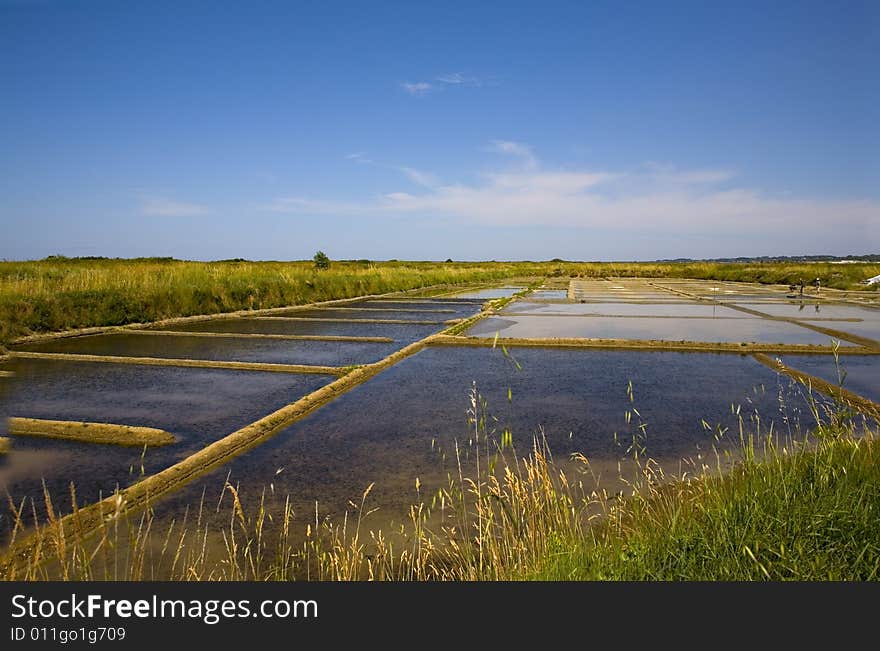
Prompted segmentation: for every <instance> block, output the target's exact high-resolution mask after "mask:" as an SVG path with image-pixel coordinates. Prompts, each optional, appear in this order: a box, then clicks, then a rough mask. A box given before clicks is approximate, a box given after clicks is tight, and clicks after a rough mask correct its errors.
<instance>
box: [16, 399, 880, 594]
mask: <svg viewBox="0 0 880 651" xmlns="http://www.w3.org/2000/svg"><path fill="white" fill-rule="evenodd" d="M470 413H471V416H472V425H473V432H472V433H473V437H472V438H471V440H470V442H469V443H467V444H463V445H462V447H461V448H457V452H458V455H457V458H458V464H457V470H456V471H453V473H452V474H451V475H450V477H449V482H448V485H446V486H445V487H443V488H440V489H439V490H438V491H437V492H436V493H431V494H426V493H424V492H419V496H420V499H419V501H418V502H417V503H415V504H414V505H413V506H412V507H411V509H410V519H409V523H408V524H407V525H404V526H402V527H401V528H400V529H398V530H394V531H386V532H384V533H383V532H380V531H375V530H373V529H372V527H371V524H370V520H371V513H372V511H373V507H372V506H371V505H370V488H367V490H366V491H365V492H364V495H363V498H362V499H361V500H360V503H359V504H356V505H354V504H353V505H352V507H353V508H352V510H351V511H350V512H349V513H348V515H346V517H345V518H343V519H341V520H339V521H329V520H314V519H313V520H312V521H309V518H308V516H306V517H305V518H301V517H300V515H299V514H295V513H294V512H293V510H292V508H291V507H290V505H289V502H281V504H282V506H281V508H278V507H277V506H272V507H270V506H269V500H267V499H265V497H264V500H261V502H260V503H259V504H256V505H254V504H251V505H248V504H243V503H242V502H241V501H240V499H239V494H238V491H237V490H236V488H235V487H234V486H232V485H229V484H227V485H226V487H225V489H224V490H223V493H224V498H223V503H222V504H223V505H222V512H223V513H224V514H225V516H226V517H225V521H226V522H227V523H228V524H227V525H225V526H224V525H218V524H217V522H218V520H217V519H216V518H212V517H210V516H209V515H208V514H209V513H211V512H212V511H214V510H215V509H217V508H218V506H217V504H206V503H204V502H203V503H202V504H201V505H192V509H191V511H190V512H189V513H188V515H187V516H186V517H184V518H183V520H182V521H178V522H172V523H169V522H168V521H167V520H165V521H162V522H161V524H160V521H159V520H158V519H157V518H155V517H154V515H153V513H152V511H149V510H148V511H146V512H144V513H142V514H138V515H124V516H120V517H118V518H114V517H110V518H103V519H102V521H101V523H100V526H99V529H98V531H97V532H96V534H95V535H92V536H91V537H85V536H83V535H82V532H81V531H80V530H79V527H78V526H77V525H76V518H74V520H73V523H70V522H68V524H67V526H66V527H65V528H63V529H62V528H60V527H59V526H58V523H59V522H60V521H59V519H58V516H57V511H55V510H54V508H53V507H52V506H51V505H50V501H49V500H48V498H47V500H46V503H47V505H50V506H49V508H48V511H49V521H48V522H45V523H42V524H41V526H40V528H39V531H38V534H37V535H38V539H39V544H38V545H37V546H36V547H35V549H36V552H35V553H34V554H33V555H31V556H29V557H28V558H26V559H19V561H18V562H17V563H15V564H6V565H5V566H4V567H3V568H2V569H0V578H2V579H6V580H9V579H28V580H36V579H44V578H64V579H70V580H74V579H84V578H90V579H114V580H115V579H126V580H144V579H165V580H168V579H170V580H290V579H319V580H350V579H377V580H400V579H403V580H530V579H542V580H789V579H791V580H875V579H877V578H878V577H880V447H878V442H877V441H876V439H875V437H876V431H875V432H874V433H873V434H871V433H870V432H869V435H868V436H864V433H865V431H864V430H863V429H862V426H863V423H862V421H861V418H860V417H853V415H852V414H850V413H847V412H845V411H843V410H842V409H841V408H837V410H836V411H834V412H831V413H827V414H823V418H822V420H823V422H825V423H826V424H825V425H823V426H821V427H819V428H818V429H816V430H815V431H814V433H813V434H811V435H810V436H809V437H808V438H807V439H806V440H804V441H801V442H794V441H788V442H787V443H786V444H785V445H781V444H780V441H779V438H778V437H776V436H775V435H772V434H767V435H761V434H758V435H756V436H751V435H749V434H748V433H747V432H746V431H745V430H744V429H741V430H740V432H739V444H738V445H734V446H732V447H724V448H721V447H719V449H718V452H717V456H716V457H715V459H714V460H712V461H711V462H709V461H706V460H704V462H703V463H704V464H705V465H702V466H700V467H694V468H693V472H692V473H691V474H689V475H688V476H685V477H678V478H670V477H665V476H663V473H662V471H661V470H660V469H659V468H658V467H657V465H656V464H654V463H653V462H652V461H651V460H650V459H645V458H643V457H640V456H639V455H637V454H636V455H635V456H634V457H633V459H632V460H631V464H630V468H631V469H637V470H638V472H636V473H635V475H631V477H632V476H635V477H636V479H635V480H634V481H633V480H632V479H631V480H630V483H629V484H628V485H629V486H630V487H631V488H632V490H631V491H625V493H626V494H624V493H615V494H614V495H609V494H607V493H606V492H605V491H603V490H599V489H597V486H596V485H595V484H594V483H593V482H592V480H591V477H592V475H591V471H590V467H589V462H588V460H587V459H585V458H583V457H574V458H573V459H571V460H563V461H561V462H557V461H555V460H554V459H553V458H552V456H551V455H550V452H549V450H548V449H547V446H546V443H545V442H544V441H542V440H536V442H535V445H534V447H533V448H532V449H531V450H530V451H529V453H528V454H526V455H518V454H517V453H516V452H515V451H514V450H512V449H511V448H510V445H509V441H510V437H509V436H508V435H507V434H506V433H504V432H501V433H500V434H499V435H498V436H497V437H496V434H495V433H488V432H487V430H486V419H485V409H484V407H481V405H480V400H479V397H478V396H476V394H474V395H473V399H472V409H471V412H470ZM636 451H637V450H636ZM453 465H454V467H455V464H453ZM465 465H467V467H465ZM415 487H416V490H417V492H418V491H419V482H418V480H416V481H415ZM423 490H424V489H422V491H423ZM264 495H265V494H264ZM74 499H75V497H74ZM276 504H277V503H276ZM121 507H122V505H120V513H121V512H122V511H121ZM11 508H12V509H13V512H14V514H15V515H16V517H17V518H18V519H19V523H20V526H19V528H18V530H17V531H16V536H21V535H23V531H24V526H25V524H26V521H27V520H28V519H29V517H30V516H29V515H28V514H29V513H33V511H32V510H31V509H30V508H29V507H28V505H27V504H19V505H11ZM73 511H74V513H75V512H76V508H75V507H74V509H73ZM222 520H223V518H221V521H222ZM57 558H61V559H62V562H61V563H58V562H57V561H56V560H54V559H57ZM46 561H48V562H46Z"/></svg>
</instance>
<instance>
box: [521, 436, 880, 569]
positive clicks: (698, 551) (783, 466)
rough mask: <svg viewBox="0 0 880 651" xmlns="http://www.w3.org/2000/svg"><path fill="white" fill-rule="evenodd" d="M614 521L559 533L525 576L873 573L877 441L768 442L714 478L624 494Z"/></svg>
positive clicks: (879, 536) (878, 545)
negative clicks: (760, 454)
mask: <svg viewBox="0 0 880 651" xmlns="http://www.w3.org/2000/svg"><path fill="white" fill-rule="evenodd" d="M617 515H618V517H617V518H614V517H612V518H611V520H610V521H609V522H606V523H604V524H603V525H601V526H597V527H595V528H594V529H593V530H591V531H590V532H588V534H587V535H585V536H583V537H578V538H574V539H571V540H568V541H564V540H559V541H558V542H557V543H556V544H555V545H554V546H553V548H551V549H549V550H548V553H547V554H546V557H545V559H544V560H543V562H541V563H539V564H538V567H537V568H535V571H533V572H527V573H524V576H527V577H528V578H537V579H545V580H560V579H564V580H583V579H601V580H627V581H630V580H709V581H719V580H721V581H752V580H774V581H777V580H802V581H817V580H836V581H840V580H856V581H864V580H876V579H877V578H880V577H878V570H880V448H878V445H877V443H876V441H857V440H854V439H852V438H848V437H847V438H840V439H836V438H832V439H823V440H821V441H819V443H818V444H817V445H816V446H815V447H812V448H807V447H803V446H802V447H800V448H799V449H794V450H787V451H785V452H783V451H781V450H779V449H778V448H776V447H774V446H772V445H769V444H768V449H767V456H766V458H765V459H764V460H762V461H756V460H755V459H753V458H752V459H749V460H747V461H746V462H744V463H743V464H742V465H741V466H739V467H737V468H735V469H734V470H733V471H732V472H730V473H729V474H728V475H727V476H725V477H720V478H719V477H711V478H710V477H703V478H700V479H697V480H695V481H691V482H686V483H678V484H675V485H672V486H670V487H667V488H665V489H663V490H655V491H652V492H651V493H650V494H649V495H647V496H642V497H634V498H632V499H630V500H629V501H628V502H627V503H626V504H625V505H623V506H622V507H621V508H620V513H619V514H617Z"/></svg>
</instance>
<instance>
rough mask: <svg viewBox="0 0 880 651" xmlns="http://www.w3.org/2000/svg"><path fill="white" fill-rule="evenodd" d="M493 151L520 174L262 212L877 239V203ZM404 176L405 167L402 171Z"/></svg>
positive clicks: (511, 146)
mask: <svg viewBox="0 0 880 651" xmlns="http://www.w3.org/2000/svg"><path fill="white" fill-rule="evenodd" d="M489 149H490V150H492V151H497V152H499V153H502V154H506V155H510V156H514V157H517V158H519V159H521V160H523V161H524V162H525V163H526V164H525V165H524V167H523V169H521V170H518V171H509V170H508V171H505V170H499V171H493V172H489V173H485V174H483V175H481V176H480V177H479V178H480V181H479V182H477V183H470V184H468V183H461V182H460V183H454V184H446V185H431V184H428V183H420V185H422V186H424V188H423V189H422V190H421V191H419V192H406V191H401V190H399V189H397V190H392V191H389V192H387V193H385V194H383V195H381V196H378V197H373V198H368V199H364V200H362V201H351V202H337V201H332V200H322V199H311V198H307V197H302V196H294V197H287V198H281V199H277V200H275V201H273V202H271V203H269V204H268V205H266V206H264V209H266V210H271V211H275V212H282V213H291V214H326V215H338V216H360V217H364V218H369V217H389V216H396V217H407V218H412V219H455V220H457V221H460V222H461V223H462V224H464V225H467V224H471V223H473V224H482V225H497V226H547V227H550V226H561V227H567V228H575V229H582V230H583V232H584V233H585V235H584V236H585V237H588V233H589V231H590V230H591V229H604V230H608V229H611V230H616V231H621V232H625V233H631V234H634V235H635V234H639V235H645V234H654V235H664V236H669V235H674V236H676V237H682V238H686V237H689V236H703V237H710V238H718V237H725V238H737V237H744V236H748V237H765V238H768V237H769V238H779V241H780V243H783V244H784V243H787V242H789V241H790V238H791V236H792V234H803V233H804V232H805V229H808V232H809V240H810V241H814V242H815V241H822V238H825V237H834V236H837V235H838V234H839V232H840V229H849V231H850V232H852V233H853V237H854V239H855V241H859V238H860V237H862V238H863V239H864V240H865V241H869V240H871V238H874V241H876V237H875V236H874V235H872V233H871V231H870V229H869V226H871V225H873V224H876V223H878V220H880V203H878V202H876V201H870V200H832V199H812V198H796V197H790V196H785V197H782V198H780V197H773V196H768V195H767V194H766V193H764V192H762V191H760V190H759V189H755V188H749V187H741V186H740V187H737V184H736V182H735V181H736V175H735V174H734V173H733V172H730V171H727V170H719V169H679V168H676V167H674V166H671V165H662V166H660V165H656V164H650V163H649V164H646V165H643V166H641V167H639V168H637V169H635V170H624V171H614V170H586V169H582V170H554V169H543V168H542V167H541V166H540V165H539V163H538V160H537V158H536V157H535V155H534V154H533V153H532V149H531V148H530V147H528V146H527V145H524V144H522V143H516V142H512V141H505V140H499V141H494V142H493V143H491V145H490V146H489ZM399 169H401V170H404V169H408V168H402V167H401V168H399Z"/></svg>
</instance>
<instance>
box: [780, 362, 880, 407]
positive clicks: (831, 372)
mask: <svg viewBox="0 0 880 651" xmlns="http://www.w3.org/2000/svg"><path fill="white" fill-rule="evenodd" d="M780 358H781V359H782V361H783V362H784V363H785V364H786V365H787V366H790V367H791V368H794V369H796V370H798V371H803V372H804V373H809V374H810V375H815V376H816V377H818V378H821V379H823V380H825V381H826V382H830V383H831V384H834V385H838V384H839V376H838V367H837V365H836V364H835V362H834V357H833V356H832V355H780ZM839 359H840V369H841V370H843V371H845V373H846V375H845V377H844V379H843V387H844V388H846V389H849V390H850V391H852V392H853V393H857V394H858V395H860V396H862V397H863V398H868V399H869V400H873V401H874V402H876V403H878V404H880V355H841V356H840V358H839Z"/></svg>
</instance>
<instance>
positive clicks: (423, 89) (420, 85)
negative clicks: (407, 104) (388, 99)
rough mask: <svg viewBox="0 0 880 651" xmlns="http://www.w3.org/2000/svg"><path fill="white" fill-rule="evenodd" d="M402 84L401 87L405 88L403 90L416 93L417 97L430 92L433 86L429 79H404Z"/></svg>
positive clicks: (411, 93) (412, 93)
mask: <svg viewBox="0 0 880 651" xmlns="http://www.w3.org/2000/svg"><path fill="white" fill-rule="evenodd" d="M400 86H401V88H403V90H405V91H406V92H407V93H409V94H410V95H415V96H417V97H419V96H421V95H426V94H428V93H429V92H430V91H431V89H432V88H433V86H432V85H431V84H429V83H428V82H427V81H416V82H409V81H404V82H401V84H400Z"/></svg>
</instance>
